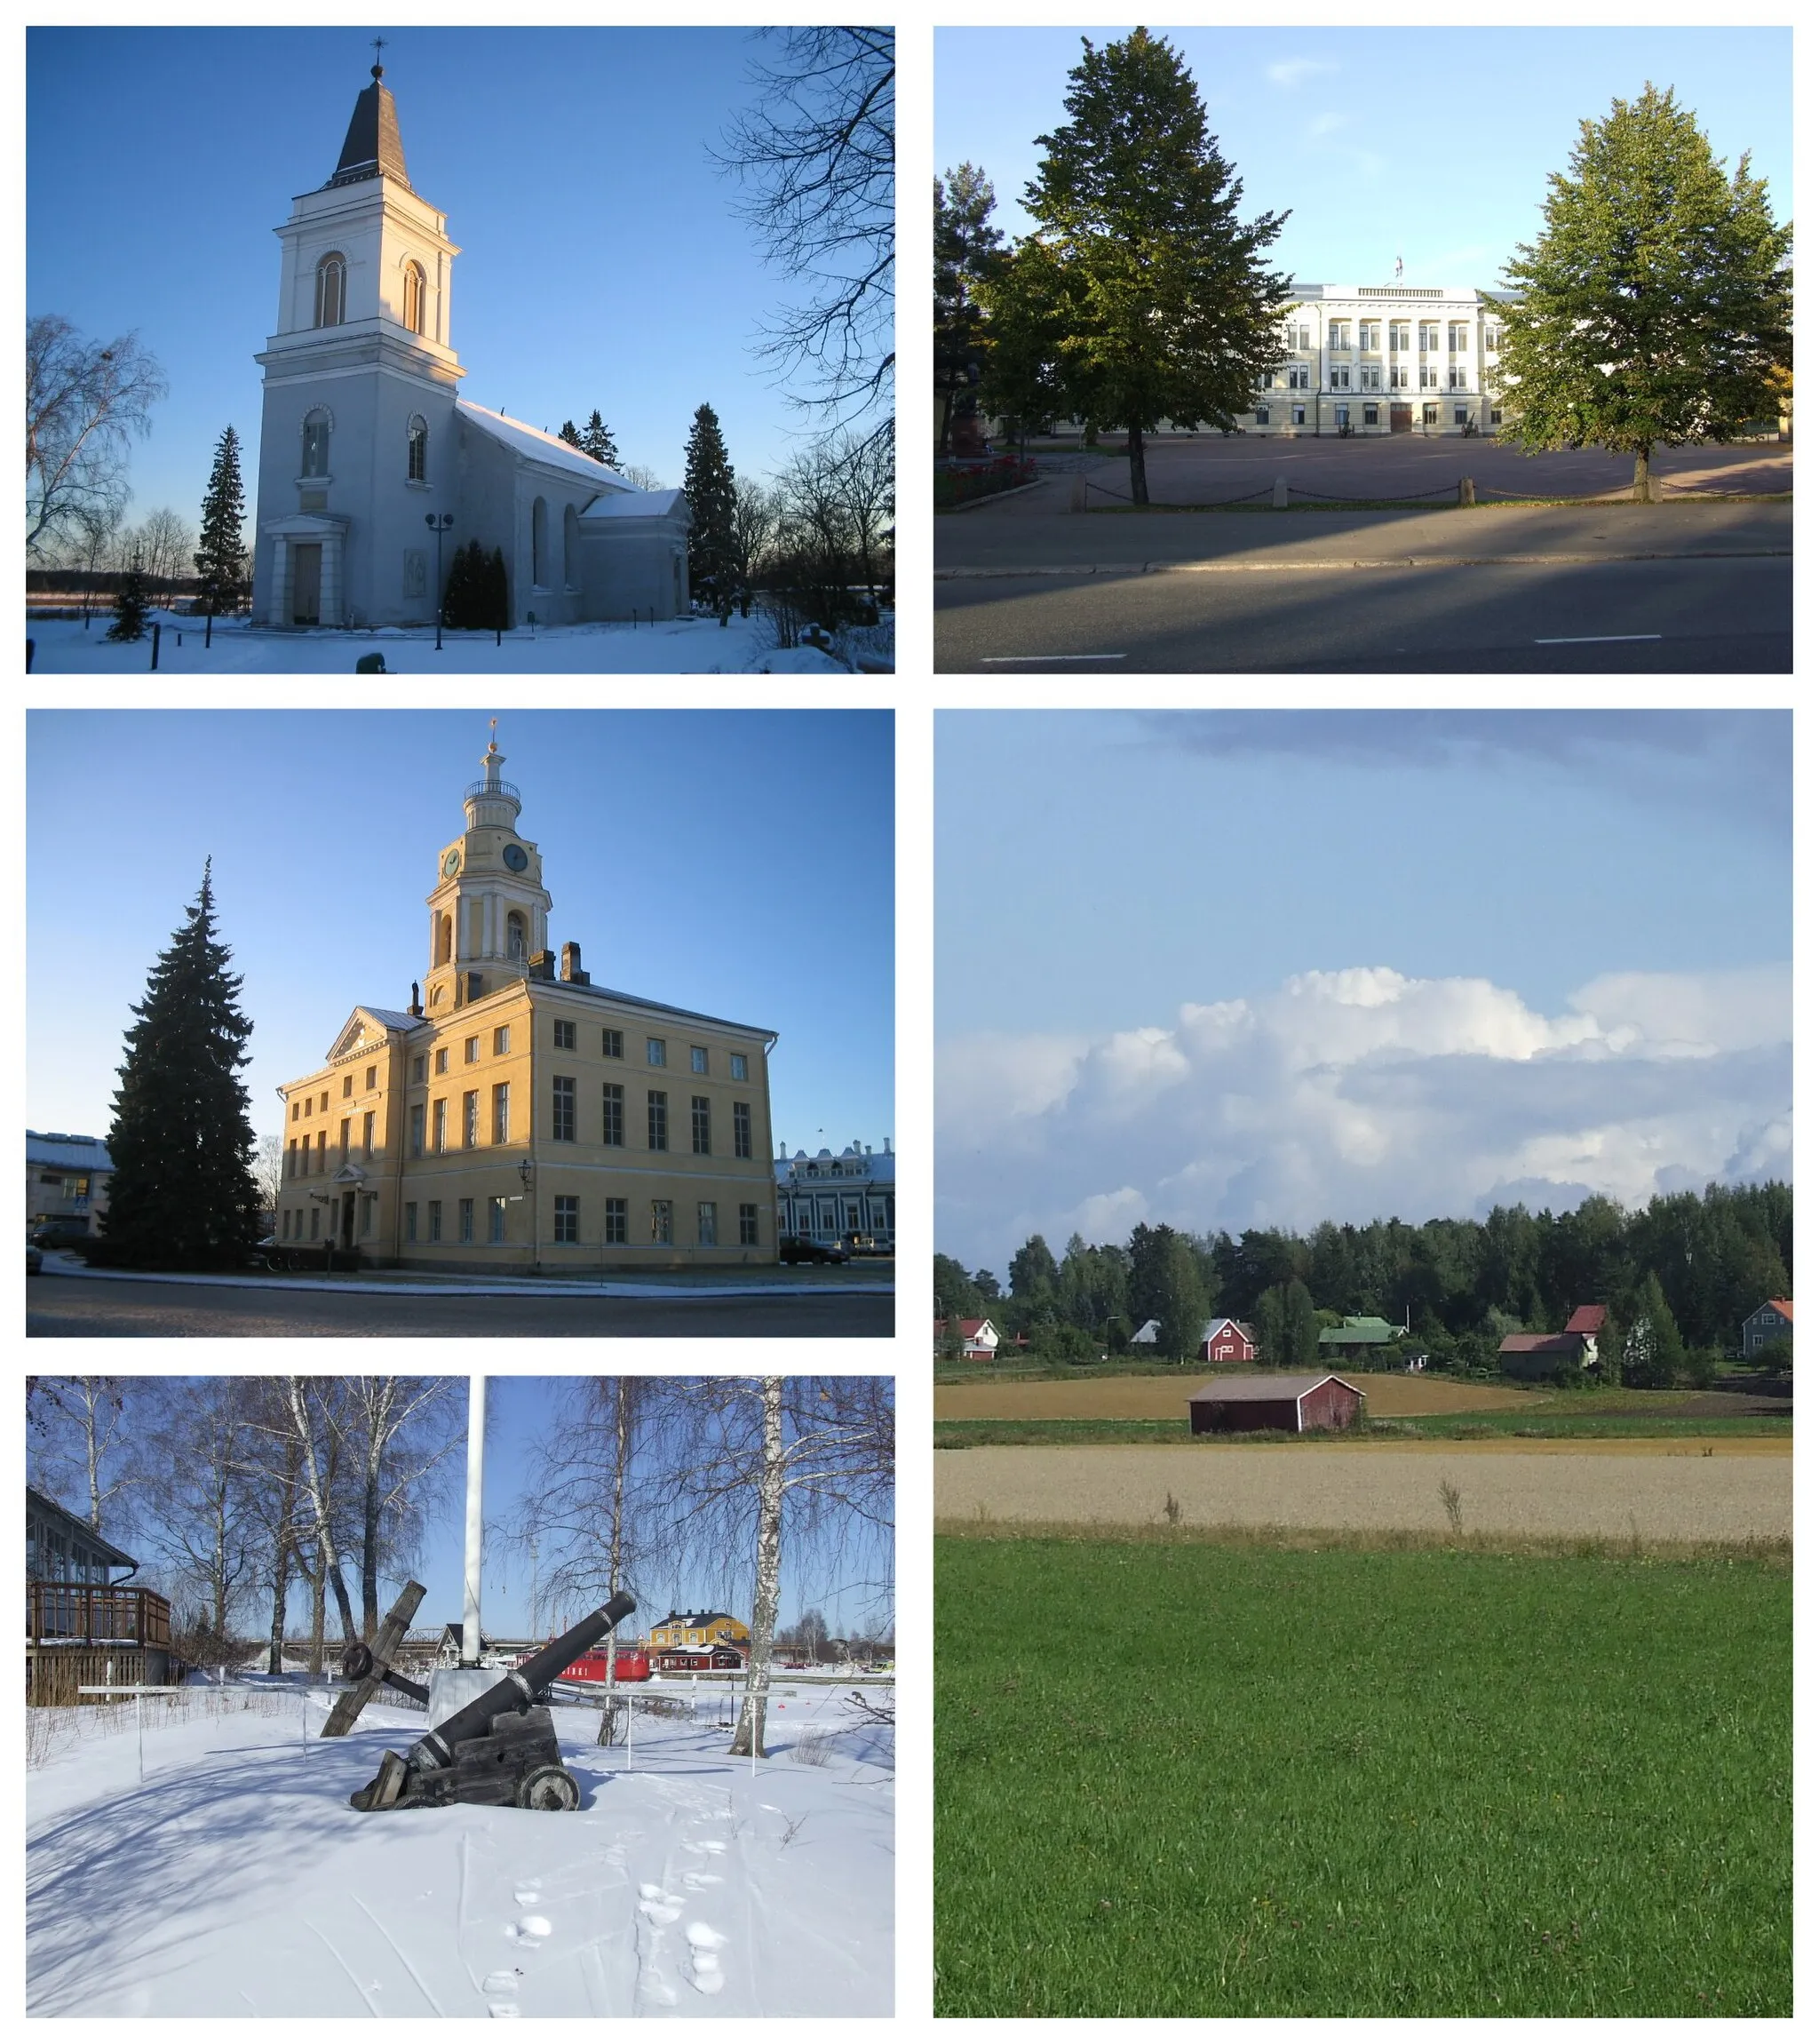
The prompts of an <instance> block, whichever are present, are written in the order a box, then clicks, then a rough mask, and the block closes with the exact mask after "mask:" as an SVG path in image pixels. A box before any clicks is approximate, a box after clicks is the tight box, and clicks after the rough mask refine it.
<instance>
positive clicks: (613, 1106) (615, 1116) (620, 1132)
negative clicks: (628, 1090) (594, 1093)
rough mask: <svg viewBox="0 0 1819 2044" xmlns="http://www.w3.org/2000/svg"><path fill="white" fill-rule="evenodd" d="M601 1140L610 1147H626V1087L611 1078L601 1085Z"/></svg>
mask: <svg viewBox="0 0 1819 2044" xmlns="http://www.w3.org/2000/svg"><path fill="white" fill-rule="evenodd" d="M600 1141H602V1142H603V1143H604V1144H605V1145H606V1147H607V1148H608V1149H624V1147H625V1088H624V1086H616V1085H615V1084H614V1083H613V1082H612V1080H610V1079H608V1080H607V1081H606V1083H605V1084H604V1085H602V1086H601V1087H600Z"/></svg>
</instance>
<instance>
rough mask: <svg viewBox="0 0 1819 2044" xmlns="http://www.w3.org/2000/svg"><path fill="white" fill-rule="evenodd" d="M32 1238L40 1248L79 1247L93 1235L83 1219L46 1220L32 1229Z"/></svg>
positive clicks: (91, 1239) (92, 1238) (89, 1240)
mask: <svg viewBox="0 0 1819 2044" xmlns="http://www.w3.org/2000/svg"><path fill="white" fill-rule="evenodd" d="M32 1240H33V1241H34V1242H36V1244H37V1245H38V1247H39V1248H40V1249H80V1248H81V1247H82V1246H83V1244H84V1243H89V1242H92V1241H93V1240H94V1237H93V1236H92V1235H91V1233H90V1232H89V1225H88V1223H87V1221H45V1222H44V1224H43V1225H42V1226H41V1227H38V1228H35V1229H33V1230H32Z"/></svg>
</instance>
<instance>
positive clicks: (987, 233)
mask: <svg viewBox="0 0 1819 2044" xmlns="http://www.w3.org/2000/svg"><path fill="white" fill-rule="evenodd" d="M996 205H997V194H996V193H994V192H993V190H992V188H991V186H990V184H989V181H988V179H987V178H986V175H985V172H984V171H981V170H980V169H978V168H977V166H976V165H974V164H972V163H962V164H960V165H959V166H958V167H957V169H955V170H951V171H949V172H948V177H947V183H946V186H945V187H943V185H942V182H941V179H939V178H937V179H935V181H934V387H935V394H936V395H937V396H938V397H939V398H940V400H941V433H940V435H939V438H938V441H937V446H938V448H939V449H940V451H941V453H942V454H945V453H946V452H947V451H948V436H949V431H950V429H951V427H952V425H953V421H954V419H955V418H956V417H957V416H958V415H959V414H961V413H963V412H965V411H966V410H970V409H971V407H972V404H973V393H974V392H975V391H976V389H977V387H978V385H979V381H980V376H981V370H982V367H983V363H984V360H985V343H986V333H985V314H984V313H983V311H982V310H981V307H980V305H979V301H978V295H977V287H978V285H979V283H980V282H981V280H982V279H984V278H987V277H989V275H990V274H991V273H992V270H993V268H994V266H996V264H997V261H998V260H999V258H998V253H997V251H998V246H999V244H1000V243H1002V242H1003V240H1004V238H1005V237H1004V235H1003V234H1002V233H1000V232H999V230H998V229H997V227H993V226H992V225H991V214H992V209H993V208H994V207H995V206H996Z"/></svg>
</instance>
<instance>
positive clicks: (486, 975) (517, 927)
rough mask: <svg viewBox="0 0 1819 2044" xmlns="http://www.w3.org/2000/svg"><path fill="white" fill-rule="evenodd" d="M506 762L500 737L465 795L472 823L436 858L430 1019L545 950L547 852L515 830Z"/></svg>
mask: <svg viewBox="0 0 1819 2044" xmlns="http://www.w3.org/2000/svg"><path fill="white" fill-rule="evenodd" d="M504 764H505V755H504V753H503V752H500V750H499V744H498V740H497V739H496V738H494V739H492V740H491V741H490V742H489V744H488V746H487V749H486V752H485V754H484V755H483V756H482V758H481V767H482V768H483V770H484V771H483V773H482V776H481V779H480V780H478V781H476V782H474V783H473V785H472V786H471V787H470V788H469V789H468V791H467V792H466V794H465V797H464V798H463V800H464V804H465V808H466V811H467V828H466V830H465V831H463V832H462V834H461V836H460V837H458V838H457V839H455V840H454V842H453V843H452V844H449V845H445V846H444V847H442V850H441V855H440V858H439V861H438V864H437V870H436V885H435V887H433V889H432V891H431V893H430V895H429V897H428V900H429V911H430V966H429V975H428V977H427V978H426V979H425V982H424V1006H425V1010H426V1012H427V1013H428V1014H429V1016H430V1019H431V1020H432V1021H436V1020H439V1019H441V1017H443V1016H445V1015H447V1014H449V1013H450V1012H451V1011H452V1010H453V1009H455V1008H457V1007H461V1006H465V1004H466V1003H467V1002H469V1001H472V1000H479V999H481V998H482V997H483V996H484V995H487V994H489V993H496V991H497V990H498V989H499V988H500V987H501V986H503V985H504V984H505V983H506V982H507V981H508V980H512V979H523V978H524V977H525V976H526V974H527V973H528V970H529V966H530V961H531V959H532V958H534V957H535V956H536V954H537V953H538V952H539V951H543V950H547V949H548V945H549V916H550V897H549V895H547V894H546V893H545V892H544V884H543V858H542V855H541V854H540V853H539V852H538V851H537V848H536V846H535V845H533V844H529V843H528V842H527V841H526V840H525V839H522V838H520V836H519V835H518V811H519V807H520V804H519V799H518V791H517V789H516V788H514V787H513V786H512V783H511V782H509V781H505V780H502V779H501V778H500V775H499V769H500V768H501V767H503V766H504Z"/></svg>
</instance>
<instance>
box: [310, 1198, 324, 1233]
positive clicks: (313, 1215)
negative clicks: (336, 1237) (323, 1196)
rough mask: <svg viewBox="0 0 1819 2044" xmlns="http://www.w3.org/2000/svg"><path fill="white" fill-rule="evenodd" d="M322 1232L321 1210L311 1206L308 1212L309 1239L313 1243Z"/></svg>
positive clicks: (318, 1207)
mask: <svg viewBox="0 0 1819 2044" xmlns="http://www.w3.org/2000/svg"><path fill="white" fill-rule="evenodd" d="M321 1233H322V1208H321V1207H320V1206H313V1207H311V1208H310V1210H309V1238H310V1240H311V1241H312V1242H314V1240H315V1239H316V1237H318V1236H319V1235H320V1234H321Z"/></svg>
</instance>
